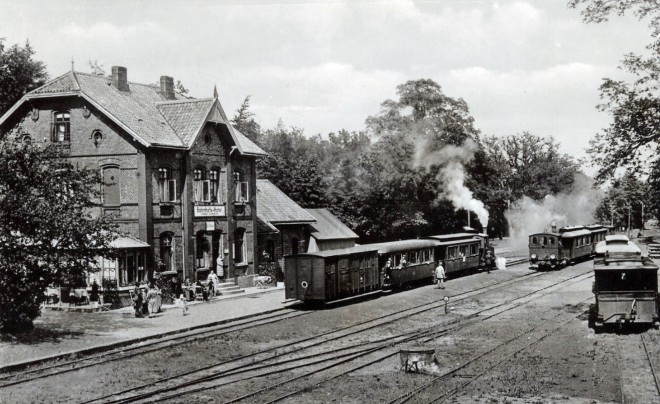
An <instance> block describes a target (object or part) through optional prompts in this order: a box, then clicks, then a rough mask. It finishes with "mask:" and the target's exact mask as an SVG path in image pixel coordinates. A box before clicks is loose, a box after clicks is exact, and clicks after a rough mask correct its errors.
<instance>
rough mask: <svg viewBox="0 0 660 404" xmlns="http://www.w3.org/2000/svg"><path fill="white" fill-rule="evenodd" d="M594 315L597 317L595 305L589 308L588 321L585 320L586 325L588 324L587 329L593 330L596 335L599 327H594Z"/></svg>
mask: <svg viewBox="0 0 660 404" xmlns="http://www.w3.org/2000/svg"><path fill="white" fill-rule="evenodd" d="M596 315H597V313H596V306H595V305H591V306H589V317H588V320H587V324H588V326H589V328H593V330H594V331H595V332H596V333H598V330H597V329H598V328H599V327H597V326H596Z"/></svg>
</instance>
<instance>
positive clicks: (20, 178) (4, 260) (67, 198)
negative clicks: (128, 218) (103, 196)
mask: <svg viewBox="0 0 660 404" xmlns="http://www.w3.org/2000/svg"><path fill="white" fill-rule="evenodd" d="M12 139H13V136H9V135H8V136H5V137H4V138H3V139H0V240H1V241H2V242H1V243H0V290H2V293H1V294H0V330H1V331H3V332H16V331H24V330H28V329H31V328H32V321H33V320H34V319H35V318H36V317H37V316H38V315H39V313H40V306H41V304H42V303H43V301H44V299H45V290H46V287H47V286H48V285H61V284H64V283H65V282H67V281H68V280H71V279H76V278H79V277H80V276H82V274H83V273H84V271H85V270H87V269H89V267H90V265H92V266H93V265H95V261H94V260H95V257H96V256H98V255H100V254H101V255H110V254H112V251H111V250H109V249H108V246H109V242H110V241H111V240H112V238H113V237H114V236H113V235H114V230H115V226H114V225H113V224H112V222H111V221H110V219H109V218H108V217H107V216H103V215H98V214H97V215H94V210H95V209H97V207H96V203H95V201H97V200H98V197H99V194H100V192H99V188H100V187H99V185H100V183H101V179H100V175H99V173H98V172H97V171H96V170H94V171H91V170H78V169H76V168H75V167H74V166H73V165H72V164H71V163H70V162H68V161H67V160H65V159H62V158H60V157H59V155H58V152H57V149H56V148H55V147H54V146H52V145H50V146H42V145H34V144H31V143H25V142H23V143H18V142H16V141H14V140H12Z"/></svg>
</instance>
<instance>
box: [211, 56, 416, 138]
mask: <svg viewBox="0 0 660 404" xmlns="http://www.w3.org/2000/svg"><path fill="white" fill-rule="evenodd" d="M403 81H405V77H404V76H403V75H402V74H401V73H398V72H394V71H388V70H375V71H362V70H359V69H356V68H355V67H354V66H351V65H348V64H340V63H325V64H320V65H316V66H309V67H300V68H297V69H292V68H286V67H281V66H261V67H255V68H251V69H246V70H244V71H240V72H234V73H232V74H230V75H228V76H225V79H224V80H223V86H222V88H223V91H226V92H227V93H232V94H241V97H244V96H245V95H248V94H251V95H252V98H251V102H252V109H253V110H254V112H255V114H256V115H257V118H258V119H259V120H260V121H262V122H263V125H264V126H265V127H271V126H274V125H275V124H276V123H277V121H278V120H279V119H280V118H282V119H283V120H284V121H285V123H286V124H288V125H293V126H298V127H302V128H307V129H308V130H307V131H306V133H308V134H316V133H319V132H320V133H328V132H330V131H337V130H339V129H342V128H348V129H361V128H363V127H364V120H365V118H366V117H367V115H369V114H375V113H376V112H378V110H379V106H380V103H381V102H382V101H384V100H385V99H387V98H392V97H394V96H395V87H396V85H397V84H400V83H401V82H403ZM254 89H258V91H253V90H254ZM241 100H242V98H241V99H240V100H238V99H228V100H227V103H226V104H227V105H230V104H234V105H238V104H239V103H240V101H241ZM365 107H366V108H370V109H371V111H369V110H367V112H365Z"/></svg>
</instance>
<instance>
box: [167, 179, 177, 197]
mask: <svg viewBox="0 0 660 404" xmlns="http://www.w3.org/2000/svg"><path fill="white" fill-rule="evenodd" d="M167 185H168V187H167V188H168V189H167V190H168V195H167V197H168V198H167V200H168V201H169V202H174V201H176V200H177V199H176V195H177V192H176V180H169V181H167Z"/></svg>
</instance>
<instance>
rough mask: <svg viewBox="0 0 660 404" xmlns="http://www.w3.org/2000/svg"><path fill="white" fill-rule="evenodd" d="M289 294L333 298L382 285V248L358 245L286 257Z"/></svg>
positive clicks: (300, 297)
mask: <svg viewBox="0 0 660 404" xmlns="http://www.w3.org/2000/svg"><path fill="white" fill-rule="evenodd" d="M284 268H285V269H284V277H285V278H284V282H285V296H286V298H287V299H294V300H302V301H307V302H329V301H333V300H338V299H342V298H347V297H351V296H356V295H363V294H368V293H373V292H378V291H380V290H381V288H382V283H383V281H382V279H381V271H380V267H379V266H378V249H377V248H373V247H371V246H356V247H351V248H343V249H338V250H327V251H317V252H313V253H303V254H297V255H289V256H286V257H284Z"/></svg>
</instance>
